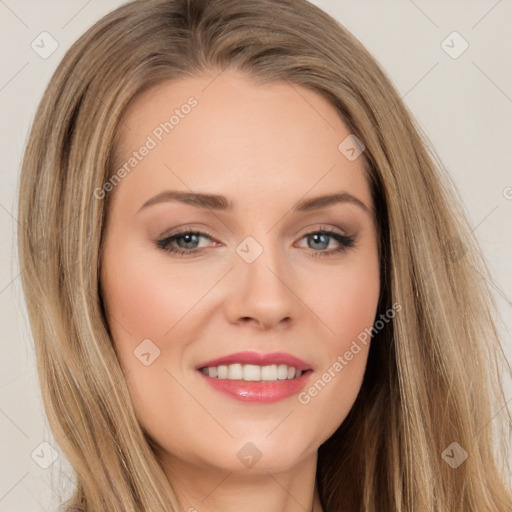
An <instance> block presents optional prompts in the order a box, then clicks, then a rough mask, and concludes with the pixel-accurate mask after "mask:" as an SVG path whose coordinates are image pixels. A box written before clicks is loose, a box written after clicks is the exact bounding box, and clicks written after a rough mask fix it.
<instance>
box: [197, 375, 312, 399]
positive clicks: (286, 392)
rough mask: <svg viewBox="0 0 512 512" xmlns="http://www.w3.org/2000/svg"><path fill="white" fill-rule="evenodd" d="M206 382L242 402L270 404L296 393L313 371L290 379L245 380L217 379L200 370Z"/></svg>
mask: <svg viewBox="0 0 512 512" xmlns="http://www.w3.org/2000/svg"><path fill="white" fill-rule="evenodd" d="M199 373H200V374H201V375H202V376H203V377H204V378H205V379H206V382H207V383H208V384H209V385H210V386H211V387H212V388H213V389H215V390H217V391H220V392H221V393H225V394H226V395H229V396H232V397H233V398H236V399H237V400H240V401H242V402H258V403H263V404H268V403H272V402H278V401H279V400H284V399H285V398H288V397H290V396H293V395H296V394H297V393H299V391H300V390H301V389H302V388H303V387H304V385H305V384H306V381H307V380H308V378H309V375H310V373H311V371H307V372H305V373H303V374H302V375H301V376H300V377H297V378H295V379H290V380H275V381H245V380H230V379H217V378H214V377H208V376H207V375H205V374H204V373H202V372H199Z"/></svg>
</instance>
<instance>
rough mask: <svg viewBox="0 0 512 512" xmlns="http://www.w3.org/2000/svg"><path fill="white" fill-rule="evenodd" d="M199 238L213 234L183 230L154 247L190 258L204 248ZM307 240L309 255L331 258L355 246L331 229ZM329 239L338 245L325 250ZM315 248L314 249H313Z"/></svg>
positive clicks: (346, 237) (352, 241) (310, 235)
mask: <svg viewBox="0 0 512 512" xmlns="http://www.w3.org/2000/svg"><path fill="white" fill-rule="evenodd" d="M201 238H204V239H208V240H210V241H211V240H213V234H211V233H204V232H201V231H192V230H183V231H179V232H177V233H174V234H172V235H170V236H167V237H165V238H163V239H161V240H156V241H155V244H156V246H157V247H158V248H159V249H161V250H164V251H166V252H169V253H171V254H174V255H177V256H185V257H186V256H192V255H197V254H198V253H201V252H202V251H203V249H204V248H205V247H199V243H200V240H201ZM304 238H305V239H307V240H308V242H310V243H308V246H309V248H310V249H311V255H312V256H314V257H318V256H331V255H334V254H338V253H341V252H344V251H346V250H347V249H349V248H350V247H353V246H354V244H355V237H354V236H349V235H343V234H341V233H338V232H336V231H332V230H331V229H319V230H317V231H311V232H309V233H306V234H305V235H303V236H302V238H301V239H304ZM331 239H334V240H335V241H336V243H337V244H338V245H339V246H338V247H336V248H334V249H330V250H326V249H327V248H328V247H329V245H330V243H331ZM315 246H316V247H315Z"/></svg>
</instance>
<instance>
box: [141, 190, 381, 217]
mask: <svg viewBox="0 0 512 512" xmlns="http://www.w3.org/2000/svg"><path fill="white" fill-rule="evenodd" d="M172 201H178V202H180V203H185V204H188V205H191V206H196V207H198V208H204V209H208V210H221V211H228V210H232V209H233V202H232V201H228V199H227V198H226V197H225V196H221V195H218V194H202V193H197V192H182V191H178V190H166V191H165V192H161V193H160V194H157V195H156V196H153V197H152V198H150V199H148V200H147V201H146V202H145V203H144V204H143V205H142V206H141V207H140V209H139V212H140V211H141V210H142V209H144V208H147V207H148V206H152V205H154V204H159V203H166V202H172ZM338 203H351V204H355V205H356V206H359V207H360V208H361V209H362V210H364V211H365V212H366V213H368V214H370V215H371V216H372V217H373V216H374V210H373V209H372V208H369V207H368V206H366V205H365V204H364V203H363V202H362V201H361V200H360V199H358V198H357V197H355V196H353V195H352V194H349V193H348V192H343V191H342V192H338V193H335V194H326V195H322V196H317V197H313V198H310V199H302V200H301V201H299V202H298V203H296V204H295V206H294V207H293V210H295V211H298V212H309V211H314V210H320V209H321V208H327V207H329V206H333V205H335V204H338Z"/></svg>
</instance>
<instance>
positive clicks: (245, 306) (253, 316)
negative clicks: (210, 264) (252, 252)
mask: <svg viewBox="0 0 512 512" xmlns="http://www.w3.org/2000/svg"><path fill="white" fill-rule="evenodd" d="M235 257H236V258H237V259H236V263H235V268H234V269H233V272H231V276H230V283H229V284H228V286H229V289H228V290H227V296H226V300H225V303H224V304H225V313H226V316H227V317H228V320H229V321H230V322H231V323H235V324H240V325H243V324H247V325H251V324H252V325H254V326H256V327H258V328H259V329H261V330H268V329H271V328H275V327H279V328H282V327H286V326H287V325H288V324H291V323H292V322H293V321H294V320H296V319H297V318H298V315H299V314H300V309H301V301H300V300H299V297H298V295H297V291H296V290H294V288H296V287H297V280H296V279H294V278H296V275H295V273H294V272H293V268H292V267H290V266H289V265H288V264H287V263H286V261H285V256H284V255H283V254H282V253H281V251H279V248H275V247H274V248H270V247H269V248H267V247H265V248H264V249H263V252H262V253H261V254H260V255H259V256H258V257H257V258H256V259H255V260H254V261H253V262H252V263H248V262H247V261H245V260H244V259H243V258H242V257H239V256H238V255H235ZM294 281H295V282H294Z"/></svg>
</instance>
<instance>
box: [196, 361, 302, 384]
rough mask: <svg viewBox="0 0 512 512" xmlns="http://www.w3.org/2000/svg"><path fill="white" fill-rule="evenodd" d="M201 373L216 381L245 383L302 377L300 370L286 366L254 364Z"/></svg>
mask: <svg viewBox="0 0 512 512" xmlns="http://www.w3.org/2000/svg"><path fill="white" fill-rule="evenodd" d="M201 371H202V373H204V374H205V375H208V377H213V378H217V379H229V380H245V381H248V382H249V381H254V382H257V381H262V380H263V381H276V380H290V379H294V378H297V377H300V376H301V375H302V371H301V370H296V369H295V368H294V367H293V366H287V365H286V364H279V365H275V364H271V365H267V366H259V365H256V364H240V363H235V364H229V365H219V366H211V367H208V368H203V369H202V370H201Z"/></svg>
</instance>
